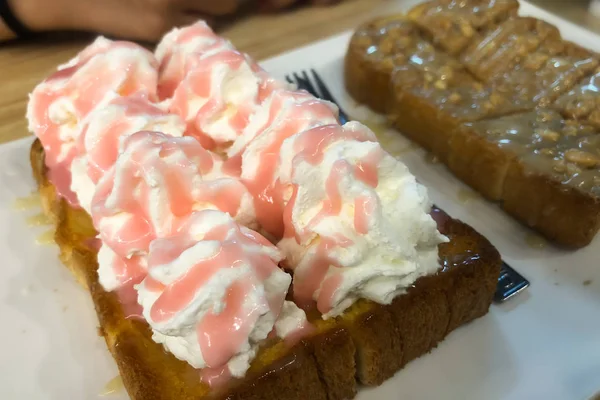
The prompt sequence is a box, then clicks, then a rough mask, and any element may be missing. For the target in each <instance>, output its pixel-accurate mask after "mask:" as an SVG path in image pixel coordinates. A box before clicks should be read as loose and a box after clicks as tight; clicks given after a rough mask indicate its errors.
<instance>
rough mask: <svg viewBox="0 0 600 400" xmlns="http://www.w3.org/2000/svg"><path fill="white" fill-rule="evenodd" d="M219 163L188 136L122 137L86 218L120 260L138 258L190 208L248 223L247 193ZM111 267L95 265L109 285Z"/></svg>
mask: <svg viewBox="0 0 600 400" xmlns="http://www.w3.org/2000/svg"><path fill="white" fill-rule="evenodd" d="M221 164H222V161H221V160H220V159H219V158H218V157H217V156H216V155H214V154H213V153H210V152H208V151H206V150H205V149H203V148H202V147H201V146H200V145H199V143H198V142H197V141H196V140H194V139H193V138H191V137H172V136H168V135H165V134H163V133H158V132H137V133H135V134H133V135H131V136H128V137H127V138H126V139H125V140H124V142H123V152H122V153H121V154H120V155H119V157H118V158H117V161H116V163H115V165H114V166H113V168H112V169H111V170H110V171H109V172H107V173H106V174H105V175H104V176H103V177H102V178H101V179H100V180H99V182H98V185H97V187H96V191H95V194H94V198H93V200H92V219H93V222H94V226H95V227H96V229H97V230H98V231H99V233H100V234H99V237H100V238H101V239H102V242H103V246H108V247H109V248H110V250H111V251H112V252H114V253H116V254H117V255H118V256H119V257H122V258H125V259H131V258H133V257H136V256H142V257H143V256H145V255H147V254H148V249H149V246H150V242H151V241H152V240H154V239H156V238H162V237H168V236H169V235H172V234H173V233H174V232H176V231H177V229H178V227H179V226H180V225H181V224H182V223H183V222H184V221H185V220H186V219H187V218H188V217H189V215H190V214H191V213H192V212H193V211H194V210H203V209H218V210H222V211H225V212H228V213H229V214H231V215H232V216H233V217H234V218H236V219H237V220H239V221H240V222H242V223H244V224H246V225H250V226H251V225H253V223H254V211H253V208H252V199H251V196H250V194H249V193H248V192H247V190H246V188H245V186H244V185H243V184H242V183H241V182H240V181H239V180H238V179H236V178H230V177H225V176H223V174H222V173H221V172H220V171H219V169H220V166H221ZM117 269H119V268H115V267H114V266H113V265H111V264H104V263H101V264H100V268H99V275H100V276H102V275H103V274H108V275H110V276H108V277H106V278H103V280H105V281H115V279H117V278H115V277H114V276H112V275H115V274H118V272H117V271H116V270H117ZM126 279H127V277H125V280H126ZM117 280H118V281H123V279H121V278H120V279H117Z"/></svg>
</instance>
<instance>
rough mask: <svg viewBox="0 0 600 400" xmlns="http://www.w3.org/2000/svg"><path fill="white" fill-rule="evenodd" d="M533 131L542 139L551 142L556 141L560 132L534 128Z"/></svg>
mask: <svg viewBox="0 0 600 400" xmlns="http://www.w3.org/2000/svg"><path fill="white" fill-rule="evenodd" d="M535 133H536V134H537V135H538V136H539V137H540V138H542V139H543V140H550V141H552V142H557V141H558V139H560V133H558V132H555V131H553V130H550V129H539V128H538V129H536V130H535Z"/></svg>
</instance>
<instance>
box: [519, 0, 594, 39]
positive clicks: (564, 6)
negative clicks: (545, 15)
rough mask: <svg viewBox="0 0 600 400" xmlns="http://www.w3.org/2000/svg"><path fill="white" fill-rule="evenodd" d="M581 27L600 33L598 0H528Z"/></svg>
mask: <svg viewBox="0 0 600 400" xmlns="http://www.w3.org/2000/svg"><path fill="white" fill-rule="evenodd" d="M529 2H530V3H533V4H535V5H537V6H540V7H542V8H545V9H546V10H548V11H550V12H552V13H554V14H558V15H560V16H561V17H563V18H565V19H568V20H569V21H571V22H573V23H575V24H577V25H579V26H583V27H587V28H588V29H590V30H593V31H595V32H597V33H600V0H529Z"/></svg>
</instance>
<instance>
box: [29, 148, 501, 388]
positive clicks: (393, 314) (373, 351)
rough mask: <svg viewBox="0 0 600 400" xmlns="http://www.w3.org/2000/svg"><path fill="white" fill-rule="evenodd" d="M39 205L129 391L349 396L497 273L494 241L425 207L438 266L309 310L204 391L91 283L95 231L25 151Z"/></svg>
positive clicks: (484, 290) (463, 312) (456, 321)
mask: <svg viewBox="0 0 600 400" xmlns="http://www.w3.org/2000/svg"><path fill="white" fill-rule="evenodd" d="M30 161H31V166H32V169H33V175H34V177H35V179H36V181H37V183H38V188H39V192H40V195H41V197H42V200H43V207H44V211H45V213H46V214H47V215H48V216H49V217H51V218H52V219H53V221H55V223H56V233H55V240H56V242H57V244H58V246H59V247H60V251H61V260H62V261H63V263H64V264H65V265H66V266H67V267H68V268H69V269H70V270H71V271H72V272H73V274H74V275H75V277H76V278H77V280H78V281H79V282H80V283H81V284H82V285H83V286H84V287H86V288H87V289H88V290H89V292H90V294H91V296H92V298H93V301H94V305H95V308H96V313H97V315H98V320H99V325H100V328H99V332H100V333H101V334H102V335H103V336H104V339H105V340H106V344H107V347H108V349H109V350H110V352H111V353H112V355H113V357H114V358H115V360H116V363H117V365H118V367H119V371H120V373H121V376H122V378H123V382H124V385H125V387H126V389H127V391H128V393H129V395H130V396H131V398H132V399H148V398H155V399H173V400H175V399H177V400H182V399H196V400H197V399H204V398H222V399H225V398H227V399H240V400H241V399H253V400H254V399H256V400H258V399H265V400H266V399H286V400H287V399H298V400H300V399H307V398H309V399H330V400H336V399H340V400H341V399H348V398H352V397H353V396H354V395H355V393H356V390H357V380H358V382H360V383H362V384H366V385H378V384H380V383H382V382H383V381H384V380H385V379H387V378H389V377H390V376H392V375H393V374H394V373H395V372H396V371H398V370H399V369H401V368H402V367H403V366H404V365H406V363H408V362H410V361H411V360H413V359H415V358H417V357H419V356H421V355H423V354H426V353H427V352H429V351H431V350H432V349H433V348H434V347H435V346H436V345H437V343H438V342H439V341H441V340H443V339H444V337H445V336H446V335H447V334H448V333H449V332H451V331H452V330H454V329H456V328H457V327H459V326H461V325H463V324H465V323H467V322H469V321H471V320H473V319H475V318H477V317H480V316H482V315H484V314H485V313H486V312H487V311H488V308H489V306H490V303H491V301H492V297H493V293H494V291H495V287H496V282H497V279H498V275H499V271H500V264H501V261H500V256H499V254H498V252H497V251H496V249H495V248H494V247H493V246H492V245H491V244H490V243H489V242H488V241H487V240H486V239H485V238H484V237H482V236H481V235H479V234H478V233H477V232H476V231H474V230H473V229H472V228H471V227H469V226H467V225H465V224H463V223H461V222H459V221H457V220H454V219H451V218H450V217H448V216H447V215H445V214H444V213H443V212H441V211H439V210H434V211H433V214H432V215H433V216H434V218H435V219H436V221H438V226H439V229H440V230H441V232H442V233H444V234H446V235H447V236H448V237H449V238H450V242H449V243H444V244H442V245H440V260H441V266H440V270H439V271H438V273H437V274H435V275H432V276H426V277H423V278H421V279H419V280H418V281H417V282H416V283H415V285H414V286H413V287H412V288H411V289H410V290H408V292H407V293H406V294H404V295H401V296H399V297H397V298H396V299H395V300H394V301H393V302H392V304H390V305H386V306H382V305H378V304H375V303H372V302H369V301H364V300H361V301H358V302H357V303H355V304H354V305H353V306H352V307H351V308H350V309H348V310H347V311H346V312H345V313H344V314H343V315H342V316H340V317H338V318H336V319H330V320H326V321H324V320H322V319H321V318H320V315H318V314H313V315H311V314H310V313H309V318H310V321H311V322H312V323H313V325H314V326H315V330H314V332H313V333H312V334H311V335H310V336H308V337H306V338H304V339H302V340H300V341H298V342H296V343H292V344H288V343H284V342H281V341H269V342H267V343H265V345H264V346H263V347H262V349H261V350H260V352H259V354H258V356H257V357H256V359H255V360H254V361H253V363H252V365H251V367H250V370H249V372H248V374H247V375H246V377H245V378H243V379H241V380H236V381H231V382H229V383H228V384H227V385H226V387H222V388H220V389H217V390H210V389H209V388H208V386H206V385H205V384H203V383H201V380H200V374H199V371H197V370H194V369H193V368H192V367H191V366H190V365H189V364H187V363H186V362H184V361H180V360H178V359H176V358H175V357H174V356H173V355H171V354H170V353H167V352H165V351H164V350H163V348H162V346H161V345H160V344H157V343H156V342H154V341H153V340H152V338H151V331H150V329H149V327H148V325H147V324H146V323H145V322H144V321H142V320H140V319H136V318H129V317H128V315H132V314H135V312H134V311H131V310H128V308H129V307H135V299H131V298H129V299H128V298H127V296H124V295H123V293H121V295H120V296H119V294H117V293H114V292H110V293H108V292H105V291H104V290H103V288H102V286H101V285H100V284H99V282H98V276H97V272H96V270H97V260H96V250H95V245H94V242H93V239H94V237H95V235H96V232H95V231H94V229H93V227H92V225H91V220H90V217H89V216H88V215H87V214H86V213H85V212H82V211H78V210H75V209H72V208H70V207H69V206H68V205H67V203H66V202H65V201H64V200H61V199H59V198H58V197H57V196H56V192H55V190H54V188H53V187H52V185H51V183H50V182H49V181H48V178H47V174H46V173H47V170H46V167H45V163H44V151H43V148H42V146H41V144H40V142H39V141H38V140H36V141H35V142H34V143H33V145H32V147H31V152H30Z"/></svg>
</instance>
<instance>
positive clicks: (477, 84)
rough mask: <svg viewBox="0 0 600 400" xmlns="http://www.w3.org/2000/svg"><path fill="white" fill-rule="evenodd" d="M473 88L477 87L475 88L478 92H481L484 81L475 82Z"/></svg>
mask: <svg viewBox="0 0 600 400" xmlns="http://www.w3.org/2000/svg"><path fill="white" fill-rule="evenodd" d="M473 88H475V90H477V91H478V92H481V91H482V90H483V83H481V82H475V83H474V84H473Z"/></svg>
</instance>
